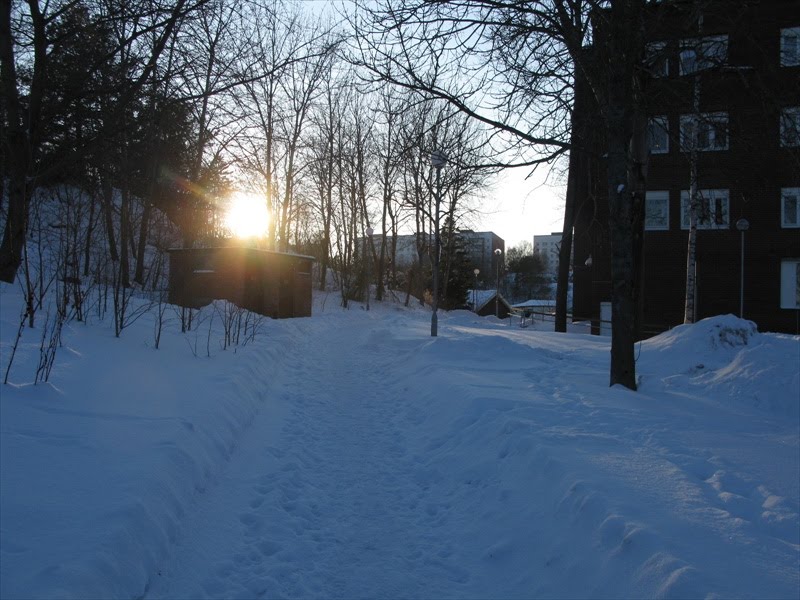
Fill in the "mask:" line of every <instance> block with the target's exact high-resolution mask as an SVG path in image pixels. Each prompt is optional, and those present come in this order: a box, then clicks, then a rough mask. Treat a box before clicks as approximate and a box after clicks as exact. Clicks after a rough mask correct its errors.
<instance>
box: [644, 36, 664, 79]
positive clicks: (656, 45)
mask: <svg viewBox="0 0 800 600" xmlns="http://www.w3.org/2000/svg"><path fill="white" fill-rule="evenodd" d="M645 61H646V64H647V67H648V69H649V71H650V75H652V76H653V77H669V56H667V42H649V43H648V44H647V49H646V54H645Z"/></svg>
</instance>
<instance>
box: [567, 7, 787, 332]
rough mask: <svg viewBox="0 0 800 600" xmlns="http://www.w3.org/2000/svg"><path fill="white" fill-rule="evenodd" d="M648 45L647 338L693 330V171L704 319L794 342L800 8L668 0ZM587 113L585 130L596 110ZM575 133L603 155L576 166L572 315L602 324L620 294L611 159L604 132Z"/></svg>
mask: <svg viewBox="0 0 800 600" xmlns="http://www.w3.org/2000/svg"><path fill="white" fill-rule="evenodd" d="M647 36H648V39H649V40H650V43H649V46H648V50H649V61H648V66H649V69H650V72H651V74H652V76H653V77H652V79H651V82H650V88H649V90H648V93H647V99H648V100H647V107H648V113H649V118H650V120H649V142H650V161H649V166H648V177H647V195H646V201H645V213H646V214H645V224H644V227H645V233H644V252H643V289H642V300H643V302H642V307H641V311H642V312H641V314H642V322H643V324H644V327H645V331H646V332H649V333H655V332H657V331H659V330H665V329H667V328H669V327H672V326H674V325H677V324H680V323H682V322H683V315H684V300H685V294H686V268H687V261H686V255H687V244H688V233H689V197H690V196H689V190H690V180H691V178H692V176H691V174H692V172H695V173H696V182H697V186H696V187H697V190H698V192H699V197H700V211H699V214H698V221H697V223H698V234H697V263H696V276H697V286H696V294H695V299H696V306H697V318H698V319H701V318H704V317H707V316H711V315H716V314H724V313H732V314H737V315H738V314H740V313H741V314H742V316H744V318H746V319H750V320H753V321H755V322H756V323H757V324H758V327H759V329H760V330H762V331H782V332H791V333H798V326H799V321H798V314H799V312H800V2H797V0H761V1H747V2H745V1H742V0H708V1H703V2H700V1H698V0H695V1H688V0H672V1H664V2H661V3H658V4H655V5H653V7H652V13H651V15H650V18H649V20H648V23H647ZM578 93H579V91H578V90H576V95H577V94H578ZM584 97H588V95H584ZM584 106H585V108H584V109H583V113H584V114H582V115H580V117H581V118H580V119H578V118H576V123H578V122H583V123H591V122H592V114H596V111H597V109H596V107H595V106H593V104H592V102H591V101H590V100H589V101H587V102H586V103H585V104H584ZM595 122H596V120H595ZM576 134H577V135H578V138H579V139H580V140H581V141H582V142H583V143H585V145H586V147H593V148H594V149H595V150H596V152H593V153H592V152H590V153H587V158H585V159H583V160H580V161H576V165H577V167H576V169H577V175H578V177H577V179H576V180H577V181H579V182H580V183H579V185H578V187H577V189H576V207H577V211H576V214H577V215H578V216H577V218H576V222H575V229H574V232H575V241H574V244H575V246H574V247H575V253H574V264H575V270H574V284H575V288H574V294H575V295H574V312H575V316H576V318H579V319H580V318H592V319H595V320H596V319H598V318H599V312H600V305H601V303H603V302H607V301H610V295H611V276H610V270H611V269H610V242H609V234H608V225H607V223H608V216H607V215H608V204H607V195H606V194H607V192H606V186H607V182H606V178H605V170H604V165H603V161H602V158H590V156H597V157H601V156H602V154H603V152H602V136H601V135H600V134H599V133H598V132H596V131H593V130H591V129H590V127H589V126H584V127H583V129H582V130H581V131H578V130H576ZM693 149H694V151H692V150H693Z"/></svg>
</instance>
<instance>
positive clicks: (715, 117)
mask: <svg viewBox="0 0 800 600" xmlns="http://www.w3.org/2000/svg"><path fill="white" fill-rule="evenodd" d="M722 132H724V136H723V135H720V134H721V133H722ZM701 133H702V134H703V138H704V139H705V143H703V142H702V140H701ZM680 138H681V150H683V151H684V152H689V151H690V150H692V147H693V146H694V145H695V144H696V150H698V151H700V152H712V151H722V150H727V149H728V145H729V142H730V135H729V128H728V113H726V112H715V113H702V114H699V115H681V127H680ZM723 138H724V139H723ZM720 140H722V142H721V141H720Z"/></svg>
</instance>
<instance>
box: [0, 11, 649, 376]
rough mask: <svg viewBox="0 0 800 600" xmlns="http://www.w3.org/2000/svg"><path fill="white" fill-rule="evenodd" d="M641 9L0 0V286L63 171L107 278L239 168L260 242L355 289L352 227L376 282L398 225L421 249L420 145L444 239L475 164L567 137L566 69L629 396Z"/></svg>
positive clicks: (198, 209) (482, 169)
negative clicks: (439, 160)
mask: <svg viewBox="0 0 800 600" xmlns="http://www.w3.org/2000/svg"><path fill="white" fill-rule="evenodd" d="M657 4H658V3H657V2H654V1H650V0H538V1H532V2H522V3H520V2H513V1H508V2H506V1H503V0H500V1H498V0H491V1H488V0H487V1H480V0H479V1H475V0H471V1H466V0H465V1H458V0H457V1H454V2H428V1H425V0H405V1H402V2H398V1H395V0H392V1H391V2H389V1H385V2H380V1H379V2H369V3H366V2H365V3H363V5H359V3H356V4H355V5H354V6H355V8H354V11H353V13H352V14H350V15H348V18H347V21H348V22H347V27H346V28H341V29H335V28H332V27H327V26H323V24H322V23H321V22H320V21H317V22H315V23H312V22H311V21H312V20H311V19H309V18H308V16H307V15H305V16H303V15H302V13H300V12H298V11H296V10H295V9H293V8H292V7H291V6H289V5H287V4H282V3H280V2H267V1H266V0H263V1H262V0H247V1H245V2H233V0H174V1H173V2H171V3H168V4H165V3H163V2H161V1H159V0H101V1H99V2H98V1H92V2H89V1H87V0H53V1H51V2H47V3H44V4H41V3H40V2H38V1H36V0H26V1H25V2H22V1H21V0H0V60H2V72H1V75H2V90H3V103H2V119H0V122H2V128H3V131H2V135H3V139H4V140H5V143H4V145H3V151H2V156H1V157H0V158H2V161H1V162H0V168H1V169H2V173H0V174H1V175H2V180H3V182H4V186H6V193H5V194H4V197H7V201H6V202H5V204H4V206H3V210H4V211H5V212H6V220H5V229H4V232H3V240H2V244H0V279H2V280H5V281H13V280H14V279H15V277H16V275H17V273H18V270H19V268H20V265H21V264H22V263H23V261H24V260H25V252H24V247H25V235H26V233H27V232H28V229H29V217H30V214H31V202H32V199H33V198H34V197H35V196H36V192H37V191H41V190H47V189H51V187H52V186H54V185H65V184H69V185H73V186H75V187H76V188H78V189H80V190H81V191H82V192H83V193H84V194H85V196H81V197H85V198H87V207H86V210H85V211H84V212H85V214H86V219H87V222H88V223H89V226H88V231H89V232H90V237H92V239H94V240H96V241H97V243H101V244H102V246H103V249H104V251H103V252H101V253H100V254H101V255H103V256H104V257H105V259H107V262H108V264H110V265H111V267H112V268H111V270H112V271H113V278H114V279H115V281H117V282H119V285H120V287H121V288H122V289H126V288H127V287H128V286H129V285H131V284H138V285H144V284H145V283H146V282H147V281H152V278H150V279H148V278H149V275H148V274H149V273H151V272H152V271H153V270H154V268H153V267H152V266H148V265H152V264H153V263H152V262H150V263H148V248H149V247H152V243H153V242H154V236H152V235H151V233H152V232H151V227H152V224H153V222H154V219H155V216H154V215H155V213H156V211H157V212H159V213H163V214H166V215H168V216H169V218H170V221H171V222H172V223H173V224H175V225H176V227H177V230H178V232H179V234H180V238H181V242H182V243H183V244H184V245H187V246H190V245H193V244H196V243H198V242H199V241H201V240H203V239H204V238H207V237H208V236H213V235H216V234H217V233H218V232H219V229H220V224H221V220H220V207H219V206H218V202H219V198H222V197H224V196H225V191H226V190H227V189H229V188H231V187H232V186H234V185H237V184H238V185H241V182H240V181H238V180H239V179H241V180H247V181H248V182H249V184H248V185H249V186H251V187H253V188H254V189H255V190H257V191H260V192H261V193H262V194H263V195H264V198H265V200H266V202H267V204H268V207H269V209H270V211H271V215H272V219H271V221H270V229H269V236H268V238H269V239H268V245H269V247H271V248H275V249H279V250H287V249H290V248H297V249H301V250H302V251H306V252H310V253H313V254H315V255H316V256H317V257H318V258H319V259H320V265H321V269H320V271H321V273H320V281H319V283H320V285H325V282H326V281H327V276H328V273H327V272H328V269H329V268H331V267H333V268H332V269H331V271H332V273H333V274H335V277H338V278H339V280H340V281H339V283H340V284H341V286H342V288H343V289H344V290H345V294H344V298H345V301H346V298H347V296H348V295H351V294H350V292H351V291H352V290H354V289H355V288H356V287H357V279H358V272H359V271H360V269H358V268H357V264H358V261H359V260H363V259H359V252H360V250H359V248H360V247H362V245H361V244H359V239H360V238H363V237H364V235H365V233H366V231H367V229H368V228H371V229H374V230H375V231H376V232H377V233H378V234H380V244H375V245H370V248H371V250H369V252H370V253H371V254H372V257H371V263H372V264H374V265H376V268H375V270H374V272H375V273H377V274H379V277H380V280H379V282H378V290H379V291H378V294H379V295H380V294H382V292H383V289H384V286H385V285H387V284H389V285H392V284H394V283H395V279H396V274H395V273H393V272H392V269H393V265H394V261H392V260H391V257H392V255H393V251H392V248H391V244H390V243H389V242H390V240H392V239H393V237H392V236H393V235H394V234H396V233H397V232H398V231H399V230H400V229H402V228H404V227H409V228H410V229H413V230H415V231H417V232H418V233H420V234H421V235H419V236H418V238H417V239H419V240H421V242H420V247H419V249H418V258H419V261H418V264H420V265H422V264H425V263H426V262H427V261H426V260H425V257H426V255H430V252H431V250H430V244H428V243H427V241H426V240H429V239H430V233H431V228H432V221H433V218H432V217H433V211H432V210H431V201H432V198H433V193H432V192H433V187H434V186H433V173H432V168H431V166H430V164H429V162H428V157H429V155H430V153H431V152H432V151H434V150H435V151H437V152H443V153H444V154H445V155H446V156H447V157H448V165H447V168H446V169H444V170H443V171H442V190H441V191H442V195H441V198H442V205H443V209H444V212H443V223H444V224H445V231H444V232H443V233H444V235H443V239H448V235H449V238H450V239H456V236H454V235H453V232H454V231H455V230H456V229H457V227H458V225H459V223H460V222H461V221H462V220H463V219H464V218H465V211H464V208H465V200H466V199H468V198H471V197H472V198H474V197H476V196H477V195H479V193H480V190H481V187H482V184H483V182H484V181H485V178H486V176H487V173H488V172H491V170H492V169H497V168H499V167H502V166H506V165H508V164H511V163H513V164H515V165H517V166H520V165H523V166H524V165H527V166H529V167H535V166H537V165H541V164H545V163H552V162H553V161H554V160H556V159H558V158H559V157H561V156H565V155H566V153H567V152H568V151H569V150H570V148H572V149H573V152H572V154H571V155H570V158H571V159H572V158H574V157H575V156H576V154H577V153H578V152H580V151H582V150H586V149H585V148H582V140H581V139H578V138H575V137H574V136H573V135H572V132H573V129H572V128H571V123H572V111H573V109H574V104H575V94H574V89H575V82H576V81H580V80H582V81H584V82H585V83H586V88H587V89H588V90H589V91H590V93H591V95H592V98H593V101H594V102H596V103H597V105H598V106H599V109H600V114H601V117H602V124H601V125H602V127H603V129H604V131H605V134H606V135H605V137H606V141H607V153H606V154H607V165H608V169H607V172H608V197H609V215H610V216H609V219H610V222H609V229H610V232H611V242H612V280H613V286H612V288H613V291H612V294H613V297H612V319H613V328H612V329H613V334H612V360H611V377H610V381H611V384H614V383H621V384H623V385H625V386H627V387H629V388H632V389H635V387H636V381H635V361H634V352H633V348H634V346H633V343H634V339H635V338H634V336H635V330H636V323H635V315H636V311H635V306H636V302H637V290H638V285H637V277H638V266H637V265H638V256H639V255H640V249H641V239H642V222H643V206H644V180H645V173H646V168H645V167H646V158H647V144H646V132H647V127H646V123H647V121H646V117H645V110H644V99H645V97H646V94H645V90H646V87H647V81H648V77H649V74H648V69H647V67H646V61H645V50H646V46H645V41H644V40H645V31H644V16H645V11H646V10H648V9H649V8H650V5H654V6H655V5H657ZM310 23H311V24H310ZM589 44H591V50H589V49H587V47H588V45H589ZM568 183H569V182H568ZM568 188H569V186H568ZM569 196H570V190H569V189H568V198H567V209H566V213H565V226H564V236H563V243H562V246H561V251H562V256H561V257H560V264H561V266H562V270H563V272H562V273H560V274H559V283H560V285H559V292H558V298H557V300H558V307H559V319H558V323H557V327H558V329H560V330H565V328H566V280H567V271H566V269H568V265H569V264H570V260H569V251H570V248H571V231H572V218H573V215H572V211H571V206H572V202H571V198H570V197H569ZM448 228H449V230H448ZM448 231H449V233H448ZM88 244H89V242H87V245H88ZM73 262H74V261H73ZM91 271H92V269H91V267H89V268H86V267H85V265H84V269H83V271H82V273H83V275H84V276H87V275H88V274H89V273H90V272H91ZM386 273H388V275H385V276H384V274H386ZM384 278H385V279H386V281H384ZM417 279H418V280H419V281H421V280H422V279H423V277H418V278H417Z"/></svg>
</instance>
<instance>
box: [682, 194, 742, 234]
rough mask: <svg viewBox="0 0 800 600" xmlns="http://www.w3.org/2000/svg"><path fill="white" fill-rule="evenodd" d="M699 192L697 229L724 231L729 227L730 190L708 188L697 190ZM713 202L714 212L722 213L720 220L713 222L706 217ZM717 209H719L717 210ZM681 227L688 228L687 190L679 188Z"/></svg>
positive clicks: (685, 229)
mask: <svg viewBox="0 0 800 600" xmlns="http://www.w3.org/2000/svg"><path fill="white" fill-rule="evenodd" d="M698 193H699V194H700V213H701V214H700V215H698V219H697V229H698V230H701V229H702V230H704V231H706V230H711V231H724V230H727V229H730V228H731V202H730V190H727V189H723V188H720V189H708V190H698ZM712 202H713V203H714V211H713V212H714V214H715V215H716V213H717V212H720V213H721V214H722V222H717V220H716V218H715V219H714V222H711V220H710V219H709V218H708V217H709V216H710V215H711V213H712V210H711V203H712ZM718 209H719V211H718ZM681 229H682V230H684V231H688V230H689V190H681Z"/></svg>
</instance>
